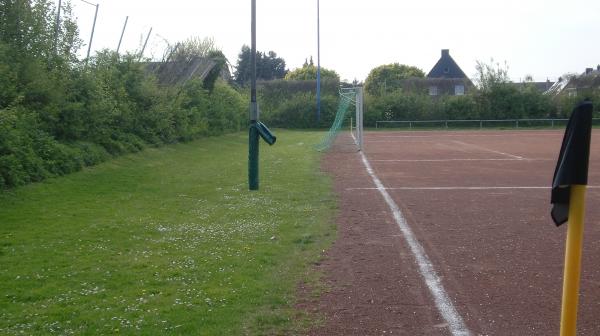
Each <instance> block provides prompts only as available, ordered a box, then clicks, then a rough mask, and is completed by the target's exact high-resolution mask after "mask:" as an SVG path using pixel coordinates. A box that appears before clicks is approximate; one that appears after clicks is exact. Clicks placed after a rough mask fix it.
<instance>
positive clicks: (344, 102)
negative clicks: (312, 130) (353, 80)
mask: <svg viewBox="0 0 600 336" xmlns="http://www.w3.org/2000/svg"><path fill="white" fill-rule="evenodd" d="M355 97H356V91H355V90H354V88H349V89H341V90H340V102H339V104H338V109H337V112H336V113H335V119H334V120H333V124H332V125H331V128H329V131H328V132H327V133H326V134H325V136H324V137H323V139H322V140H321V142H319V143H318V144H317V145H316V146H315V148H316V149H317V150H318V151H319V152H321V151H324V150H327V149H329V148H330V147H331V145H332V144H333V141H334V140H335V137H336V136H337V135H338V133H339V132H340V130H341V129H342V124H343V123H344V119H345V118H346V116H347V115H348V108H349V107H350V105H352V104H354V102H355Z"/></svg>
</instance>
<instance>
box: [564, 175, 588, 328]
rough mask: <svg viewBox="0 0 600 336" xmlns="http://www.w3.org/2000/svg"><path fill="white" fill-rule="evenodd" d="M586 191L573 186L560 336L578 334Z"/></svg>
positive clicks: (581, 187)
mask: <svg viewBox="0 0 600 336" xmlns="http://www.w3.org/2000/svg"><path fill="white" fill-rule="evenodd" d="M585 191H586V186H585V185H571V201H570V202H569V220H568V224H567V246H566V248H565V269H564V276H563V296H562V311H561V316H560V336H575V335H576V333H577V305H578V301H579V277H580V273H581V251H582V246H583V217H584V212H585Z"/></svg>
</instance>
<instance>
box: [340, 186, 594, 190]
mask: <svg viewBox="0 0 600 336" xmlns="http://www.w3.org/2000/svg"><path fill="white" fill-rule="evenodd" d="M551 188H552V187H527V186H507V187H397V188H385V190H506V189H551ZM587 188H588V189H598V188H600V186H587ZM346 190H379V188H346Z"/></svg>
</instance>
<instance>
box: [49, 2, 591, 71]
mask: <svg viewBox="0 0 600 336" xmlns="http://www.w3.org/2000/svg"><path fill="white" fill-rule="evenodd" d="M63 1H67V0H63ZM69 1H71V4H72V6H73V11H74V15H75V16H76V18H77V22H78V25H79V29H80V37H81V38H82V40H83V41H84V44H85V46H84V47H83V48H82V49H81V52H80V54H81V55H82V56H83V57H84V56H85V53H86V51H87V43H89V38H90V32H91V28H92V23H93V18H94V10H95V8H94V6H92V5H89V4H87V3H85V2H83V1H82V0H69ZM88 1H89V2H92V3H99V4H100V7H99V11H98V19H97V23H96V31H95V33H94V40H93V42H92V54H93V50H99V49H102V48H111V49H116V48H117V44H118V42H119V36H120V34H121V30H122V28H123V23H124V21H125V17H126V16H129V20H128V23H127V28H126V30H125V35H124V38H123V42H122V45H121V51H130V52H135V51H139V50H141V48H142V45H143V42H144V39H145V37H146V34H147V33H148V31H149V29H150V28H152V29H153V30H152V34H151V36H150V40H149V42H148V47H147V48H146V51H145V52H144V56H146V57H155V58H161V57H162V55H163V53H164V50H165V47H166V45H167V44H166V43H167V41H168V42H169V43H171V44H175V43H177V42H179V41H183V40H185V39H187V38H189V37H200V38H206V37H209V38H213V39H214V41H215V44H216V46H217V47H219V48H220V49H221V50H222V51H223V52H224V53H225V56H226V57H227V58H228V59H229V61H230V62H231V64H233V65H235V64H236V62H237V58H238V54H239V52H240V50H241V47H242V45H244V44H246V45H250V42H251V40H250V38H251V36H250V4H251V1H250V0H200V1H198V0H196V1H191V0H187V1H186V0H169V1H155V0H88ZM56 2H58V1H56ZM256 2H257V49H258V50H259V51H270V50H272V51H274V52H276V53H277V55H278V56H279V57H282V58H283V59H284V60H285V62H286V65H287V67H288V68H289V69H290V70H293V69H295V68H298V67H301V66H302V64H303V63H304V61H305V59H307V58H310V57H311V56H312V57H313V59H314V62H315V64H316V63H317V0H256ZM320 38H321V48H320V49H321V66H323V67H326V68H328V69H332V70H335V71H336V72H337V73H338V74H340V77H341V78H342V79H345V80H348V81H352V80H354V79H357V80H359V81H363V80H365V79H366V77H367V75H368V74H369V72H370V71H371V69H373V68H375V67H377V66H380V65H383V64H390V63H400V64H407V65H412V66H416V67H418V68H420V69H421V70H423V71H424V72H425V73H427V72H429V70H431V68H432V67H433V66H434V65H435V63H436V62H437V61H438V59H439V58H440V54H441V49H449V50H450V55H451V56H452V57H453V58H454V60H455V61H456V62H457V63H458V65H459V66H460V67H461V68H462V69H463V71H464V72H465V73H466V74H467V76H469V77H471V78H474V77H475V76H476V70H475V65H476V63H477V61H481V62H485V63H492V60H493V63H500V64H502V65H503V66H504V65H507V67H508V73H509V76H510V78H511V79H512V80H513V81H520V80H523V79H524V78H525V76H527V75H531V76H532V77H533V78H534V80H536V81H545V80H546V79H550V80H552V81H554V80H556V79H557V78H558V77H559V76H561V75H563V74H566V73H581V72H583V71H584V70H585V68H587V67H594V68H596V66H597V65H598V64H600V1H598V0H569V1H566V0H519V1H515V0H503V1H498V0H490V1H484V0H454V1H447V0H446V1H442V0H411V1H406V0H320Z"/></svg>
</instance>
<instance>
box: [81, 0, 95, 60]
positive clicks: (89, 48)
mask: <svg viewBox="0 0 600 336" xmlns="http://www.w3.org/2000/svg"><path fill="white" fill-rule="evenodd" d="M81 1H83V2H85V3H86V4H88V5H91V6H95V7H96V12H95V13H94V23H93V24H92V34H91V35H90V43H89V44H88V50H87V56H85V65H87V63H88V59H89V58H90V51H91V50H92V41H93V40H94V30H95V29H96V18H98V7H100V5H99V4H95V5H94V4H93V3H91V2H87V1H85V0H81Z"/></svg>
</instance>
